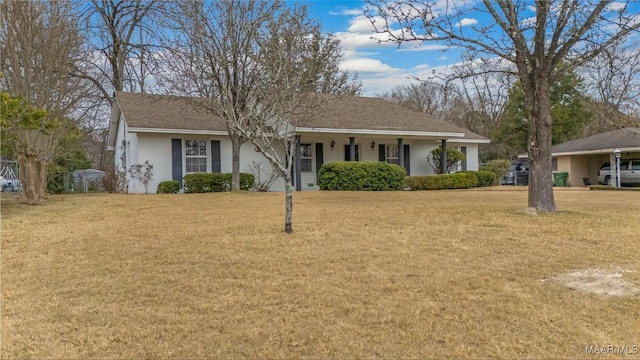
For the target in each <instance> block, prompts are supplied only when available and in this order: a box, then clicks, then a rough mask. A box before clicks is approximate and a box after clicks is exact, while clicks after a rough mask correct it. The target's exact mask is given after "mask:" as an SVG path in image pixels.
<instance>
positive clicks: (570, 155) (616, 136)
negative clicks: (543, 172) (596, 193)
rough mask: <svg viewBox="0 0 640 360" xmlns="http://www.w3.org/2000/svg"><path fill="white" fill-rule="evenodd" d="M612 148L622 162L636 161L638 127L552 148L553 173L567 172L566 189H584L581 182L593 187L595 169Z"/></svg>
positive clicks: (639, 140)
mask: <svg viewBox="0 0 640 360" xmlns="http://www.w3.org/2000/svg"><path fill="white" fill-rule="evenodd" d="M615 149H620V151H621V152H622V159H623V160H624V159H639V158H640V128H637V127H632V128H622V129H616V130H611V131H607V132H603V133H600V134H596V135H592V136H588V137H585V138H581V139H576V140H572V141H567V142H565V143H562V144H557V145H554V146H552V147H551V156H552V157H553V158H554V170H557V171H564V172H567V173H569V178H568V180H567V185H568V186H584V185H585V180H588V183H589V184H596V183H597V178H598V170H600V167H601V166H602V164H604V163H606V162H609V158H610V155H611V154H612V153H613V151H614V150H615Z"/></svg>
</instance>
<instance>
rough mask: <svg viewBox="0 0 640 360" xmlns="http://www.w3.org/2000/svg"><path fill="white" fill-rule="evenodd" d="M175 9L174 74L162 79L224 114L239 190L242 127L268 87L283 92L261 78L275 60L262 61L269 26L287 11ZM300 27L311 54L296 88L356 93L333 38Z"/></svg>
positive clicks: (208, 5) (257, 2)
mask: <svg viewBox="0 0 640 360" xmlns="http://www.w3.org/2000/svg"><path fill="white" fill-rule="evenodd" d="M177 7H178V8H179V11H176V12H175V15H177V16H175V18H174V19H175V29H174V30H173V31H174V32H175V34H176V35H177V41H176V43H175V44H174V46H173V47H174V49H176V50H177V51H174V52H172V53H171V54H170V56H171V60H170V61H171V62H172V64H173V68H174V69H176V72H174V73H171V74H169V76H168V77H167V79H166V80H167V83H168V84H169V86H170V88H171V89H172V90H173V91H177V92H180V93H181V94H184V95H190V96H195V97H198V98H200V99H205V100H199V101H197V102H196V105H197V106H199V107H201V108H202V109H203V111H207V112H209V113H211V114H213V115H215V116H218V117H221V118H222V119H224V120H225V122H226V124H227V130H228V132H229V137H230V139H231V144H232V182H231V183H232V185H231V188H232V190H239V189H240V146H241V145H242V144H243V143H244V142H246V141H247V140H248V139H247V137H246V136H245V135H244V134H245V133H244V132H242V131H241V130H240V129H246V128H247V127H248V125H249V123H250V122H251V121H253V120H254V119H253V117H254V116H255V115H254V111H255V109H256V106H258V105H257V104H262V100H263V98H264V97H265V96H266V93H267V91H266V90H267V89H266V88H265V87H266V86H268V88H269V90H271V91H274V90H276V89H277V90H278V91H280V90H281V89H278V88H277V86H276V85H275V83H273V84H268V83H265V79H264V77H265V67H266V66H275V65H273V64H265V63H264V61H265V58H264V56H265V54H264V49H265V46H268V45H270V43H269V41H275V40H274V39H270V38H269V36H270V34H269V32H270V31H274V30H273V29H272V28H273V27H274V26H276V25H277V21H278V19H279V17H280V16H284V15H283V14H288V12H289V11H290V9H289V8H288V7H287V5H286V4H285V3H284V2H283V1H280V0H276V1H271V0H247V1H241V2H238V1H233V0H220V1H214V2H199V1H193V2H181V3H178V4H177ZM296 11H297V12H298V13H297V14H296V15H297V16H301V17H302V18H303V19H305V20H306V19H307V18H308V14H307V11H306V9H304V8H300V9H299V10H296ZM278 26H279V25H278ZM305 31H306V32H305V36H308V37H307V42H306V44H307V45H308V50H309V51H310V52H311V53H312V54H311V55H312V56H309V57H305V58H299V59H297V60H300V61H301V63H300V64H298V65H299V66H301V67H304V69H305V71H306V72H307V78H306V79H305V81H306V83H305V84H298V87H297V89H298V90H300V91H320V92H333V93H336V92H349V93H354V92H357V91H359V85H358V84H354V83H351V82H349V80H350V77H349V75H348V74H347V73H341V72H340V71H339V69H338V64H339V61H338V60H339V58H340V56H341V55H342V54H341V52H340V48H339V43H338V40H337V39H335V38H333V37H323V36H321V33H320V29H319V27H317V26H315V27H313V28H309V29H305ZM276 36H277V34H276ZM274 51H279V49H274ZM295 55H296V54H295V53H294V54H291V56H295ZM261 106H262V105H261Z"/></svg>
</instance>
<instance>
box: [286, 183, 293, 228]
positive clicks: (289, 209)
mask: <svg viewBox="0 0 640 360" xmlns="http://www.w3.org/2000/svg"><path fill="white" fill-rule="evenodd" d="M284 192H285V198H286V201H285V204H286V206H285V209H286V210H285V215H284V231H285V232H286V233H287V234H291V233H292V232H293V226H292V224H291V220H292V218H293V186H292V185H291V174H290V173H289V174H287V175H285V176H284Z"/></svg>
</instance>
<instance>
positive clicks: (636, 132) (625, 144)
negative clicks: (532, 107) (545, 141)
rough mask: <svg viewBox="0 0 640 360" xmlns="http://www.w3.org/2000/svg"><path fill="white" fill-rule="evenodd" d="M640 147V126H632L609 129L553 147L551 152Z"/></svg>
mask: <svg viewBox="0 0 640 360" xmlns="http://www.w3.org/2000/svg"><path fill="white" fill-rule="evenodd" d="M629 147H637V148H640V128H636V127H630V128H622V129H616V130H611V131H607V132H604V133H600V134H596V135H592V136H588V137H585V138H582V139H576V140H571V141H567V142H565V143H562V144H558V145H554V146H552V147H551V153H554V154H555V153H567V152H579V151H593V150H602V149H613V148H629Z"/></svg>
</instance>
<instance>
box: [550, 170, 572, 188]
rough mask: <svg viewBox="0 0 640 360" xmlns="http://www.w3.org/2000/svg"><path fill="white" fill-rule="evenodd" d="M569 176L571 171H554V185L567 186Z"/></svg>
mask: <svg viewBox="0 0 640 360" xmlns="http://www.w3.org/2000/svg"><path fill="white" fill-rule="evenodd" d="M568 177H569V173H567V172H554V173H553V186H567V178H568Z"/></svg>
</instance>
